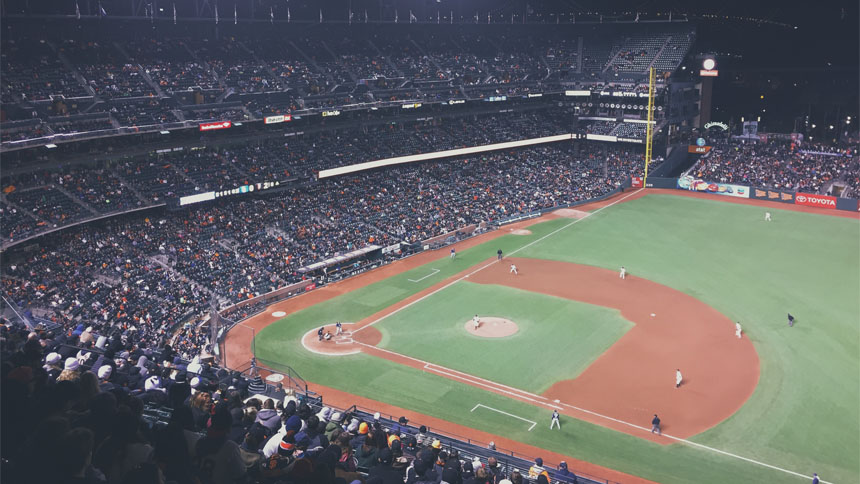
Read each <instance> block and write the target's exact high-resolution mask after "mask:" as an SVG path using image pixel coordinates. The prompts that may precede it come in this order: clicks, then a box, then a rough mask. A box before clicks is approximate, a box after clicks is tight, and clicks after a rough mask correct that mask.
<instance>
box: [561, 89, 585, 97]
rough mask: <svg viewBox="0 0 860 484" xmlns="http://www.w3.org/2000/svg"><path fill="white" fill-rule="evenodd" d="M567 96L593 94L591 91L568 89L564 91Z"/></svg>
mask: <svg viewBox="0 0 860 484" xmlns="http://www.w3.org/2000/svg"><path fill="white" fill-rule="evenodd" d="M564 95H565V96H591V91H581V90H576V89H574V90H568V91H564Z"/></svg>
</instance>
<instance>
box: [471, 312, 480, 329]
mask: <svg viewBox="0 0 860 484" xmlns="http://www.w3.org/2000/svg"><path fill="white" fill-rule="evenodd" d="M472 322H473V323H475V329H478V326H480V325H481V318H479V317H478V315H477V314H476V315H475V317H474V318H472Z"/></svg>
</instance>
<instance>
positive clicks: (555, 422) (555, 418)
mask: <svg viewBox="0 0 860 484" xmlns="http://www.w3.org/2000/svg"><path fill="white" fill-rule="evenodd" d="M553 425H555V426H557V427H558V429H559V430H561V423H559V421H558V410H553V411H552V421H550V423H549V429H550V430H552V426H553Z"/></svg>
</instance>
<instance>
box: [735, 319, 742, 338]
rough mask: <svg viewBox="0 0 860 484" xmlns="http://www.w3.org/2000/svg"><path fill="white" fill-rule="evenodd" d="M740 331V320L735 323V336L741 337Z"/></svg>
mask: <svg viewBox="0 0 860 484" xmlns="http://www.w3.org/2000/svg"><path fill="white" fill-rule="evenodd" d="M741 331H742V330H741V323H740V322H737V323H735V336H737V337H738V338H740V337H741Z"/></svg>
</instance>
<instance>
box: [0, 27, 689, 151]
mask: <svg viewBox="0 0 860 484" xmlns="http://www.w3.org/2000/svg"><path fill="white" fill-rule="evenodd" d="M682 37H683V38H682ZM609 38H610V39H615V42H616V44H617V45H616V48H620V47H618V46H619V45H620V46H627V47H626V48H628V49H634V48H635V46H636V45H638V44H637V42H639V43H641V42H646V41H647V42H649V45H651V43H654V42H656V43H659V44H660V45H661V46H662V45H664V44H666V45H667V46H669V45H672V39H675V38H678V39H679V42H681V41H685V42H686V43H684V44H683V45H684V46H685V47H684V48H683V49H681V50H682V51H683V53H684V54H686V52H687V50H689V36H680V35H674V36H669V35H668V34H665V33H662V34H661V33H659V32H655V33H654V34H653V35H644V34H643V35H641V36H639V37H619V36H618V34H612V35H610V36H609ZM648 39H650V40H648ZM655 39H656V40H655ZM606 42H607V40H606V39H603V38H602V37H601V36H591V35H586V36H583V37H574V38H566V37H563V36H561V37H559V36H555V37H553V38H552V39H550V38H542V37H540V36H534V35H531V34H528V33H518V32H510V33H505V34H503V35H502V34H499V35H489V36H488V35H487V34H479V33H477V32H469V31H468V30H457V31H456V33H450V32H444V31H442V30H440V31H438V32H435V31H426V32H422V33H416V34H415V35H411V34H410V35H406V34H403V33H396V34H393V35H385V36H383V35H377V34H371V35H366V36H362V35H356V34H354V33H348V32H343V31H338V32H329V31H326V32H321V33H317V34H314V35H310V36H306V37H301V38H294V39H280V38H278V39H277V40H273V39H269V38H266V37H265V36H260V37H254V38H239V37H236V36H226V37H223V38H206V37H202V38H201V37H197V36H193V35H190V36H188V37H182V38H171V37H157V38H148V39H146V38H144V39H129V40H123V39H112V40H92V39H91V40H86V36H85V37H84V38H83V39H70V38H65V39H55V40H51V41H48V40H45V39H38V40H37V39H33V38H29V37H22V38H15V37H14V36H13V38H12V39H6V38H4V45H3V47H4V54H3V65H2V67H3V70H4V72H6V76H4V81H3V84H2V88H3V89H2V96H3V102H4V103H21V102H24V101H32V100H40V99H48V98H49V97H50V96H52V95H64V96H66V97H67V98H71V97H82V96H85V97H86V99H85V100H83V101H77V102H76V104H75V105H76V106H78V107H77V108H76V109H77V110H83V109H84V108H85V107H86V106H88V105H92V104H95V109H94V111H100V110H105V109H103V108H101V107H100V106H102V105H103V104H102V103H100V102H99V101H107V102H108V103H107V104H106V106H108V109H109V110H110V112H111V113H112V114H113V119H114V120H115V121H116V122H118V123H119V125H120V126H141V125H146V124H153V123H167V122H171V121H176V120H175V119H174V118H175V117H174V116H173V115H172V113H171V112H170V111H171V110H172V109H177V108H179V109H181V110H184V111H185V112H186V113H189V112H191V109H190V108H191V105H190V103H189V101H190V100H191V98H190V97H188V91H190V90H195V89H198V88H199V89H201V90H202V91H203V92H204V93H206V96H207V98H210V99H215V98H218V97H219V95H221V94H225V95H226V94H240V95H242V102H243V104H245V106H246V107H248V108H249V109H250V112H251V113H252V115H254V116H263V115H265V114H266V113H265V111H266V110H265V109H259V108H258V106H260V105H261V104H266V103H265V101H264V100H262V99H256V96H262V97H266V96H267V95H269V94H271V93H285V92H290V93H292V95H293V97H294V98H295V99H296V101H291V102H285V103H282V107H281V108H279V109H280V110H281V112H282V113H283V112H288V111H295V110H297V109H325V108H334V107H339V106H344V105H348V104H355V103H370V102H376V101H408V100H424V101H446V100H448V99H453V98H462V97H464V96H466V97H471V98H475V99H482V98H486V97H488V96H517V95H520V96H521V95H526V94H529V93H532V92H543V91H544V90H546V89H548V88H554V89H557V90H561V89H562V88H561V86H559V85H558V84H557V82H558V81H559V80H561V79H564V80H565V81H566V82H570V81H573V80H575V79H588V78H590V77H594V76H596V77H597V78H600V77H601V75H600V72H601V71H602V70H603V69H604V68H605V66H606V64H607V62H610V60H611V59H615V61H613V62H617V61H618V60H619V59H620V58H621V57H623V56H615V55H614V53H615V52H614V51H613V50H612V49H611V48H610V47H609V44H607V46H604V45H603V44H605V43H606ZM580 44H582V45H583V46H584V47H583V49H584V51H583V52H584V54H583V57H584V58H585V59H587V60H591V59H592V58H593V57H595V56H597V57H600V59H599V61H595V62H582V61H581V59H579V57H580V56H579V54H578V51H577V48H576V47H575V46H578V45H580ZM628 44H629V45H628ZM662 50H670V51H671V52H672V53H673V55H674V57H673V60H672V61H671V62H662V63H661V65H664V64H665V68H666V69H667V70H669V71H671V70H673V69H674V68H676V67H677V66H678V65H679V63H680V62H681V60H682V59H681V58H677V59H675V57H677V55H678V52H679V51H678V49H668V48H667V49H661V50H660V52H662ZM658 54H659V52H650V53H649V57H648V58H649V59H651V60H654V58H655V57H656V58H657V59H660V55H658ZM636 66H637V68H636V69H630V68H626V72H628V73H629V72H633V71H634V70H635V71H636V72H637V73H638V74H643V73H644V69H645V67H647V66H640V65H639V64H636ZM640 67H641V69H640ZM640 71H641V72H640ZM590 74H593V75H592V76H590ZM643 75H644V74H643ZM550 79H552V80H553V81H552V83H549V80H550ZM227 90H230V91H231V92H226V91H227ZM93 95H95V97H93ZM236 97H237V96H232V98H231V97H230V96H228V98H227V99H226V100H225V101H228V102H230V101H235V99H236ZM298 99H303V101H302V102H298ZM127 101H128V102H127ZM219 102H220V101H219ZM183 105H184V106H183ZM216 111H217V112H218V113H220V114H219V115H213V116H210V118H211V119H242V118H243V116H244V113H240V112H238V111H231V110H216ZM276 112H277V110H276ZM20 113H21V114H16V116H33V114H32V110H29V111H26V110H22V111H20ZM258 113H259V114H258ZM193 119H197V118H196V117H193ZM103 127H104V125H103V123H93V124H92V126H87V125H86V123H84V124H81V123H78V124H76V125H66V124H61V125H58V129H57V130H54V131H55V132H70V130H72V131H80V130H81V129H85V128H92V129H101V128H103ZM48 134H52V132H50V131H49V132H48ZM38 135H39V133H38V132H36V131H33V130H24V129H21V130H14V131H12V132H10V133H8V134H6V133H5V130H4V136H3V139H4V141H15V140H20V139H30V138H28V137H36V136H38Z"/></svg>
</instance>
